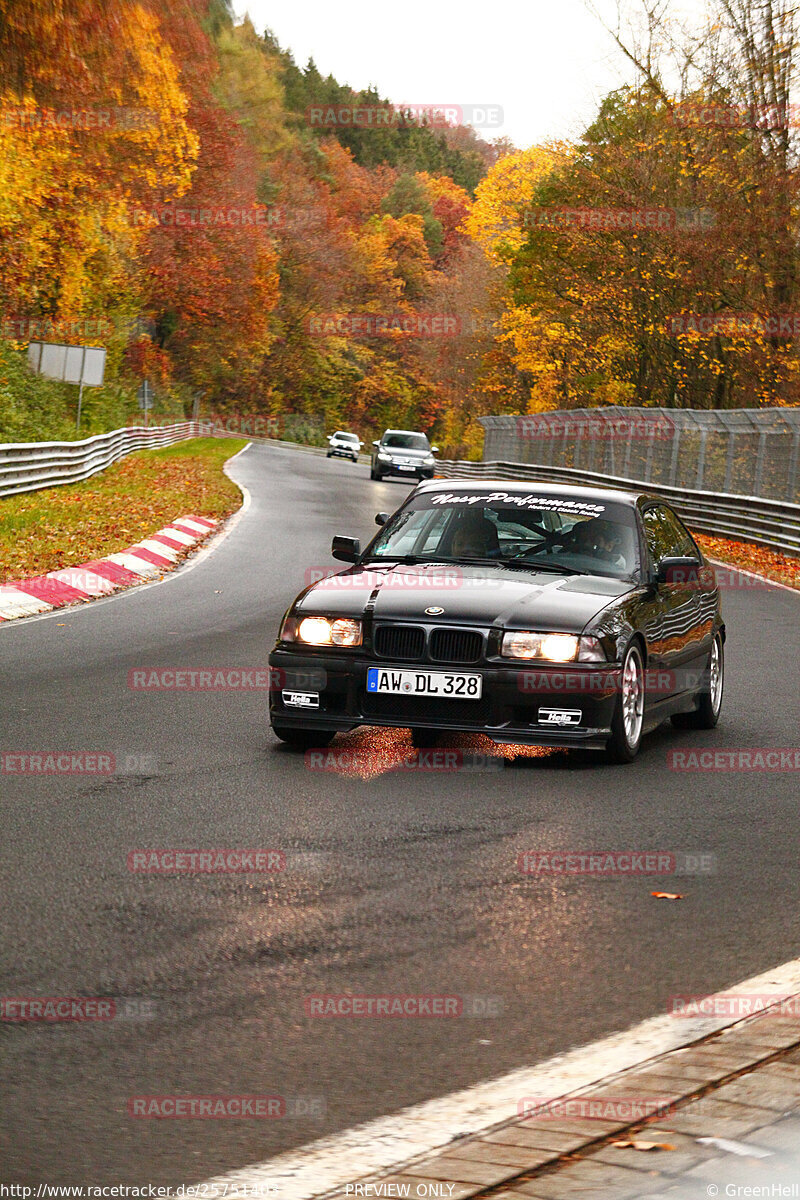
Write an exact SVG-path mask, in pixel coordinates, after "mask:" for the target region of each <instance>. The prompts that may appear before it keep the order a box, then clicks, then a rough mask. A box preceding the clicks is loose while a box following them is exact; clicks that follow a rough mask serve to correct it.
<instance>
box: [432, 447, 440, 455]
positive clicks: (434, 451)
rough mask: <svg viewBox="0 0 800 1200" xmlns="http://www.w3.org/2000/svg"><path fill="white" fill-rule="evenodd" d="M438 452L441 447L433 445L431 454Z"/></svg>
mask: <svg viewBox="0 0 800 1200" xmlns="http://www.w3.org/2000/svg"><path fill="white" fill-rule="evenodd" d="M438 453H439V447H438V446H431V454H438Z"/></svg>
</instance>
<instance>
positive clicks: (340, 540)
mask: <svg viewBox="0 0 800 1200" xmlns="http://www.w3.org/2000/svg"><path fill="white" fill-rule="evenodd" d="M331 554H332V555H333V557H334V558H339V559H341V561H342V562H349V563H352V562H357V561H358V556H359V555H360V554H361V542H360V541H359V540H358V538H353V537H342V535H341V534H336V536H335V537H334V539H333V541H332V542H331Z"/></svg>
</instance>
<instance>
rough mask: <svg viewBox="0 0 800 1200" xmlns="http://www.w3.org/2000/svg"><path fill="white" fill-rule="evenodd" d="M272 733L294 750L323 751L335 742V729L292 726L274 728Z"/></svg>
mask: <svg viewBox="0 0 800 1200" xmlns="http://www.w3.org/2000/svg"><path fill="white" fill-rule="evenodd" d="M272 732H273V733H274V734H275V736H276V737H278V738H280V739H281V741H282V742H286V745H287V746H291V747H292V749H293V750H316V749H317V748H319V749H322V748H324V747H325V746H327V745H329V744H330V742H331V741H333V738H334V735H335V732H336V731H335V730H333V729H294V728H292V726H291V725H275V724H273V726H272Z"/></svg>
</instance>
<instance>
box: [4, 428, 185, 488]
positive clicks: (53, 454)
mask: <svg viewBox="0 0 800 1200" xmlns="http://www.w3.org/2000/svg"><path fill="white" fill-rule="evenodd" d="M200 435H201V423H200V422H199V421H179V422H176V424H174V425H161V426H156V427H154V428H152V429H145V428H144V427H143V426H132V427H131V428H129V429H114V430H112V432H111V433H100V434H98V435H97V436H96V437H90V438H84V439H83V441H80V442H11V443H10V444H7V445H0V496H15V495H16V494H17V493H18V492H34V491H36V490H37V489H38V488H45V487H54V486H56V484H59V483H78V482H80V480H81V479H88V478H89V476H90V475H95V474H96V473H97V472H98V471H102V470H104V469H105V468H106V467H109V466H111V464H112V463H114V462H116V461H117V460H118V459H120V458H124V457H125V455H126V454H130V453H131V452H132V451H133V450H146V449H148V448H154V447H157V446H171V445H172V444H173V442H181V441H183V440H184V439H185V438H192V437H198V436H200Z"/></svg>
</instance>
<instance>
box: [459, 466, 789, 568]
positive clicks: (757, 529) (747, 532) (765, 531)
mask: <svg viewBox="0 0 800 1200" xmlns="http://www.w3.org/2000/svg"><path fill="white" fill-rule="evenodd" d="M436 474H437V475H438V476H441V477H442V478H444V479H530V480H531V481H536V480H550V481H551V482H552V483H578V484H580V483H584V484H588V485H589V486H593V487H606V488H608V487H616V488H621V489H622V490H623V491H645V492H647V493H648V494H651V495H653V496H661V497H663V499H664V500H669V502H670V504H671V505H672V507H673V508H674V509H675V511H676V512H677V513H679V514H680V516H681V517H683V519H684V520H685V521H686V523H687V525H689V526H690V527H691V528H692V529H696V530H697V531H698V532H699V533H711V534H716V535H717V536H718V537H726V538H733V539H734V540H735V541H746V542H755V543H757V544H758V545H760V546H768V547H769V548H770V549H771V550H779V551H781V552H783V553H784V554H800V504H786V503H784V502H783V501H780V500H765V499H764V498H763V497H761V496H732V495H729V494H726V493H715V492H693V491H687V490H686V489H685V488H673V487H664V486H663V485H662V484H655V483H639V482H637V481H636V480H635V479H620V478H619V477H616V476H610V475H596V474H594V473H593V472H590V471H576V470H574V469H572V468H571V467H541V466H533V465H532V464H528V463H511V462H477V463H475V462H453V461H449V460H440V461H439V463H438V464H437V469H436Z"/></svg>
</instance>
